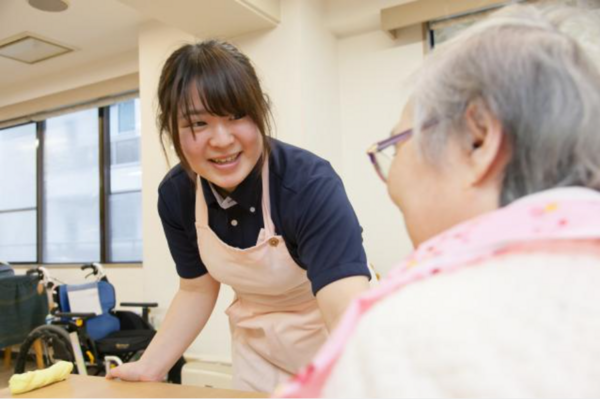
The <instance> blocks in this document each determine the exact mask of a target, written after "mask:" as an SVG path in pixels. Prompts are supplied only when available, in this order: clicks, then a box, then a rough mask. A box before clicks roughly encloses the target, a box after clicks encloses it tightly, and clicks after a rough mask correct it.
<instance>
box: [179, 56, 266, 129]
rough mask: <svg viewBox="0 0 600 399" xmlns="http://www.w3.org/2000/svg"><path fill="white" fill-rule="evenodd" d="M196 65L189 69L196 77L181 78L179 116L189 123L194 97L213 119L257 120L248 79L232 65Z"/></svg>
mask: <svg viewBox="0 0 600 399" xmlns="http://www.w3.org/2000/svg"><path fill="white" fill-rule="evenodd" d="M198 63H199V65H198V66H197V67H196V68H192V70H193V71H198V72H197V73H191V74H187V75H185V78H184V79H183V82H182V87H181V91H180V95H179V101H178V103H179V104H182V105H183V107H182V109H181V113H182V116H183V117H185V118H186V119H189V118H190V116H191V115H192V114H193V113H194V111H196V110H195V109H194V101H193V98H194V97H195V96H198V98H200V101H201V103H202V106H203V107H204V109H205V110H206V112H208V113H210V114H211V115H216V116H221V117H224V116H229V115H234V116H242V115H243V116H246V115H247V116H250V117H251V118H252V119H253V120H254V121H256V120H257V119H258V115H259V112H257V109H256V106H257V102H256V99H255V98H254V95H253V92H254V90H252V88H251V87H249V85H248V84H247V83H246V81H247V80H248V77H247V76H246V74H244V73H243V71H242V70H240V69H239V68H236V67H235V66H234V65H227V66H226V68H223V66H222V65H221V66H220V69H217V68H216V67H217V65H212V63H207V62H206V60H198Z"/></svg>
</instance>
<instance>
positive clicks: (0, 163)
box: [0, 99, 142, 264]
mask: <svg viewBox="0 0 600 399" xmlns="http://www.w3.org/2000/svg"><path fill="white" fill-rule="evenodd" d="M141 175H142V173H141V165H140V109H139V100H137V99H132V100H127V101H124V102H120V103H117V104H113V105H110V106H107V107H100V108H92V109H85V110H82V111H77V112H72V113H68V114H63V115H60V116H55V117H50V118H48V119H46V120H44V121H41V122H37V123H30V124H26V125H21V126H17V127H11V128H8V129H2V130H0V192H2V196H0V260H4V261H8V262H12V263H49V264H52V263H84V262H98V261H99V262H139V261H141V260H142V217H141V216H142V210H141V201H142V195H141V188H142V187H141Z"/></svg>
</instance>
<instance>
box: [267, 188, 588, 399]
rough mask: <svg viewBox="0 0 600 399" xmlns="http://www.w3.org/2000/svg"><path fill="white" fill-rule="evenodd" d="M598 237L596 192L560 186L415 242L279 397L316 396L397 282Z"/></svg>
mask: <svg viewBox="0 0 600 399" xmlns="http://www.w3.org/2000/svg"><path fill="white" fill-rule="evenodd" d="M565 240H585V241H589V240H600V193H598V192H596V191H593V190H589V189H583V188H563V189H554V190H549V191H545V192H542V193H538V194H534V195H531V196H528V197H525V198H523V199H521V200H519V201H516V202H514V203H513V204H511V205H509V206H507V207H504V208H501V209H498V210H497V211H494V212H491V213H488V214H485V215H482V216H480V217H478V218H475V219H472V220H470V221H467V222H465V223H462V224H460V225H457V226H455V227H453V228H451V229H449V230H447V231H445V232H444V233H442V234H440V235H438V236H436V237H433V238H432V239H430V240H428V241H427V242H425V243H423V244H422V245H421V246H419V247H418V248H417V249H416V250H415V251H414V252H413V254H412V255H410V256H409V257H408V259H407V260H405V261H404V262H403V263H401V264H400V265H399V266H397V267H396V268H395V269H394V270H393V271H392V272H391V273H390V274H389V276H388V277H387V279H385V280H384V281H383V282H382V283H381V285H380V286H379V288H377V289H374V290H371V291H369V292H367V293H366V294H364V295H362V296H361V297H359V298H358V299H357V300H355V301H354V302H353V303H352V304H351V306H350V307H349V309H348V311H347V312H346V314H345V316H344V318H343V319H342V321H341V322H340V324H339V326H338V328H337V329H336V330H335V331H334V333H333V334H332V336H331V339H330V340H329V341H328V342H327V344H326V345H325V346H324V347H323V348H322V349H321V351H320V352H319V354H318V355H317V357H316V358H315V359H314V360H313V362H312V363H311V364H310V365H308V366H307V367H306V368H305V369H304V370H303V371H302V372H300V373H299V374H298V375H297V376H296V377H295V378H294V379H293V380H292V381H290V382H289V383H288V384H287V385H285V386H283V387H282V388H281V389H279V390H278V392H277V396H280V397H319V396H321V392H322V388H323V386H324V385H325V384H326V382H327V379H328V377H329V374H330V373H331V371H332V370H333V368H334V367H335V364H336V361H337V360H338V359H339V357H340V356H341V354H342V353H343V351H344V347H345V344H346V342H347V341H348V340H349V339H350V337H351V336H352V334H353V332H354V330H355V328H356V326H357V324H358V323H359V321H360V319H361V317H362V316H363V315H364V314H365V313H366V312H368V311H369V309H370V308H371V307H372V306H373V305H374V304H376V303H377V302H379V301H380V300H382V299H384V298H386V297H387V296H389V295H391V294H393V293H395V292H397V291H398V290H399V289H401V288H402V287H403V286H405V285H407V284H409V283H412V282H415V281H419V280H422V279H424V278H428V277H431V276H433V275H435V274H437V273H445V272H449V271H452V270H456V269H458V268H461V267H465V266H467V265H471V264H475V263H477V262H480V261H482V260H485V259H487V258H491V257H493V256H496V255H499V254H502V253H504V252H505V251H507V250H509V249H511V248H514V247H515V246H519V245H523V244H533V245H535V244H536V243H541V242H544V241H546V242H547V241H560V242H563V241H565Z"/></svg>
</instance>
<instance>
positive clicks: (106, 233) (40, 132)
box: [0, 93, 143, 266]
mask: <svg viewBox="0 0 600 399" xmlns="http://www.w3.org/2000/svg"><path fill="white" fill-rule="evenodd" d="M135 94H136V95H135V96H128V98H122V99H117V100H115V101H114V102H110V103H105V102H104V103H102V104H97V105H95V104H90V106H89V107H85V108H83V109H93V108H96V109H97V115H98V118H97V120H98V133H99V134H98V137H99V143H98V170H99V184H100V187H99V193H100V200H99V201H100V203H99V208H100V211H99V213H98V217H99V218H100V229H99V231H100V240H99V243H100V259H99V260H98V262H100V263H102V264H107V265H119V264H122V265H127V266H129V265H139V264H142V262H143V258H142V259H139V260H133V261H113V260H111V259H109V254H110V252H111V251H110V245H111V243H112V240H111V236H110V200H109V198H110V195H111V193H110V179H111V153H110V152H111V148H110V146H111V142H110V135H111V132H110V107H111V106H112V105H115V104H119V103H121V102H125V101H134V100H136V99H137V100H139V93H135ZM77 108H78V109H74V110H73V111H72V112H77V111H79V110H81V108H79V107H77ZM68 113H70V112H68ZM61 114H65V113H61ZM53 116H55V115H44V117H43V119H36V118H33V117H32V118H31V119H30V120H29V121H19V122H18V123H15V124H14V125H12V124H11V125H6V126H2V128H0V134H1V132H2V131H3V130H7V129H11V128H14V127H18V126H21V125H26V124H30V123H35V125H36V140H37V148H36V163H37V164H36V168H35V170H36V177H35V178H36V207H35V211H36V241H37V242H36V259H35V261H34V262H10V260H9V262H10V263H11V265H16V266H19V265H21V266H23V265H31V264H39V265H48V266H75V265H76V266H78V265H81V264H82V263H84V262H80V261H79V262H47V261H45V260H44V259H43V252H44V248H43V245H44V215H45V209H44V204H45V202H44V201H45V198H44V175H45V169H44V149H45V132H46V120H47V119H49V118H52V117H53ZM140 144H141V143H140ZM140 151H141V149H140ZM134 191H135V192H138V191H137V190H134ZM132 192H133V191H132ZM139 192H140V193H142V192H143V187H142V188H141V189H140V190H139ZM140 205H141V204H140ZM0 260H3V259H0Z"/></svg>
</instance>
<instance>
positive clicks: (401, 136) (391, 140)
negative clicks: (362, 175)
mask: <svg viewBox="0 0 600 399" xmlns="http://www.w3.org/2000/svg"><path fill="white" fill-rule="evenodd" d="M412 134H413V129H407V130H404V131H402V132H400V133H398V134H395V135H393V136H391V137H388V138H387V139H385V140H381V141H378V142H377V143H375V144H373V145H372V146H371V147H369V149H368V150H367V155H368V156H369V159H370V160H371V163H372V164H373V167H374V168H375V171H376V172H377V175H378V176H379V178H380V179H381V180H383V182H384V183H385V182H387V179H386V177H385V175H384V174H383V171H382V170H381V166H380V165H379V162H377V158H376V157H377V154H378V153H379V152H381V151H383V150H385V149H386V148H388V147H391V146H393V145H396V144H398V143H400V142H402V141H405V140H408V139H409V138H410V136H412Z"/></svg>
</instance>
